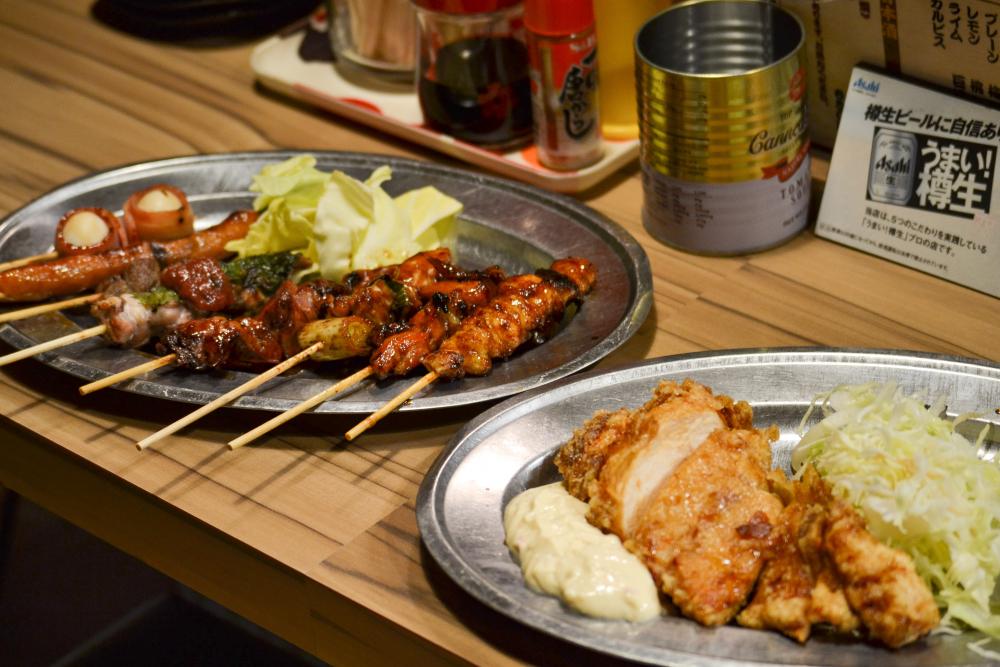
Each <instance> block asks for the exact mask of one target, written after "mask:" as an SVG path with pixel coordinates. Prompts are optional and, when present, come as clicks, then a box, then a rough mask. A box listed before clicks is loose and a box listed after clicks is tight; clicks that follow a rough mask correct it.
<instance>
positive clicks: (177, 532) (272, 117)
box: [0, 0, 1000, 665]
mask: <svg viewBox="0 0 1000 667" xmlns="http://www.w3.org/2000/svg"><path fill="white" fill-rule="evenodd" d="M84 4H86V3H80V2H76V1H74V0H31V1H29V0H8V1H7V2H4V3H0V90H3V91H4V94H3V96H2V101H0V213H2V214H6V213H8V212H10V211H12V210H14V209H16V208H18V207H20V206H22V205H23V204H25V203H27V202H29V201H30V200H31V199H33V198H34V197H36V196H38V195H40V194H42V193H44V192H46V191H48V190H49V189H51V188H54V187H56V186H58V185H60V184H62V183H63V182H65V181H68V180H70V179H74V178H78V177H81V176H84V175H86V174H88V173H90V172H93V171H96V170H100V169H105V168H109V167H112V166H116V165H121V164H124V163H130V162H137V161H143V160H148V159H156V158H162V157H168V156H175V155H192V154H199V153H217V152H225V151H240V150H257V149H271V148H293V149H313V150H352V151H369V152H375V153H386V154H393V155H403V156H409V157H416V158H422V159H428V160H435V161H443V160H444V159H443V158H442V157H440V156H439V155H436V154H432V153H430V152H425V151H423V150H422V149H419V148H417V147H415V146H413V145H407V144H404V143H402V142H400V141H397V140H393V139H392V138H390V137H387V136H384V135H380V134H378V133H376V132H374V131H372V130H369V129H367V128H366V127H363V126H360V125H357V124H353V123H350V122H347V121H344V120H341V119H338V118H336V117H333V116H330V115H327V114H324V113H322V112H318V111H315V110H312V109H310V108H307V107H305V106H302V105H299V104H296V103H293V102H290V101H288V100H286V99H283V98H279V97H275V96H273V95H270V94H268V93H267V92H266V91H264V90H261V89H260V88H259V87H257V86H255V84H254V77H253V73H252V72H251V70H250V68H249V66H248V58H249V54H250V51H251V48H252V45H248V44H243V45H239V46H233V47H225V48H184V47H179V46H167V45H162V44H156V43H150V42H144V41H141V40H138V39H135V38H132V37H129V36H125V35H122V34H120V33H116V32H114V31H112V30H109V29H108V28H106V27H104V26H102V25H100V24H99V23H97V22H96V21H95V20H93V19H92V18H91V17H90V16H89V15H88V14H87V11H86V8H84V7H83V5H84ZM824 165H825V163H824V162H823V161H822V160H819V161H817V167H816V174H815V175H816V176H817V182H821V181H822V179H823V176H824V173H823V170H824ZM581 199H582V200H583V201H585V202H586V203H587V204H589V205H590V206H592V207H594V208H596V209H597V210H599V211H601V212H602V213H604V214H606V215H607V216H609V217H610V218H612V219H614V220H615V221H617V222H618V223H620V224H621V225H623V226H624V227H625V228H626V229H627V230H628V231H629V232H631V233H632V234H633V235H634V236H635V237H636V238H637V239H638V240H639V242H640V243H641V244H642V246H643V247H644V248H645V249H646V251H647V253H648V254H649V257H650V260H651V263H652V267H653V273H654V291H655V305H654V308H653V311H652V313H651V314H650V316H649V318H648V320H647V321H646V323H645V324H644V325H643V326H642V328H641V330H640V331H639V333H638V335H636V336H635V337H634V338H633V339H632V340H630V341H629V342H628V343H627V344H626V345H625V346H624V347H622V348H621V349H620V350H618V351H617V352H615V353H614V354H612V355H611V357H610V358H608V359H606V360H605V361H604V362H602V363H601V365H600V366H601V367H604V368H610V367H612V366H614V365H617V364H622V363H626V362H630V361H635V360H640V359H644V358H649V357H654V356H659V355H670V354H678V353H686V352H696V351H699V350H714V349H725V348H757V347H772V346H799V345H829V346H843V347H871V348H902V349H908V350H923V351H930V352H938V353H945V354H952V355H962V356H967V357H975V358H983V359H989V360H993V361H996V360H998V359H1000V337H998V336H997V324H998V323H1000V302H998V301H997V300H996V299H994V298H991V297H989V296H986V295H984V294H980V293H977V292H974V291H972V290H970V289H966V288H963V287H959V286H957V285H954V284H951V283H948V282H945V281H943V280H939V279H937V278H933V277H931V276H928V275H925V274H922V273H919V272H917V271H913V270H910V269H907V268H903V267H901V266H897V265H895V264H892V263H890V262H887V261H884V260H881V259H878V258H875V257H872V256H869V255H865V254H863V253H860V252H856V251H854V250H849V249H847V248H844V247H841V246H838V245H835V244H833V243H830V242H827V241H825V240H821V239H818V238H816V237H815V236H814V235H813V234H812V233H810V232H806V233H804V234H802V235H801V236H799V237H798V238H796V239H794V240H793V241H791V242H790V243H787V244H786V245H783V246H781V247H779V248H776V249H774V250H770V251H768V252H763V253H759V254H755V255H752V256H747V257H732V258H710V257H699V256H694V255H688V254H684V253H681V252H677V251H675V250H671V249H669V248H667V247H665V246H663V245H661V244H660V243H657V242H656V241H654V240H652V239H651V238H650V237H649V236H648V235H647V234H646V232H645V231H644V230H643V227H642V224H641V222H640V204H641V200H642V197H641V188H640V181H639V177H638V169H637V166H636V165H632V166H630V167H628V168H626V169H623V170H621V171H620V172H619V173H617V174H616V175H615V176H614V177H613V178H611V179H609V180H608V181H607V182H606V183H605V184H602V185H601V186H599V187H597V188H595V189H594V190H593V191H591V192H587V193H585V194H584V195H583V196H581ZM76 386H77V383H76V382H75V381H73V380H71V379H69V378H68V377H67V376H65V375H62V374H60V373H57V372H55V371H52V370H51V369H49V368H47V367H45V366H42V365H40V364H38V363H36V362H34V361H25V362H21V363H19V364H15V365H13V366H9V367H7V368H5V369H4V370H3V372H2V374H0V412H2V414H3V420H4V421H3V428H4V435H3V444H2V446H0V484H2V485H3V486H6V487H8V488H10V489H12V490H14V491H16V492H17V493H19V494H22V495H24V496H26V497H27V498H29V499H31V500H32V501H35V502H37V503H39V504H40V505H42V506H44V507H46V508H48V509H50V510H51V511H53V512H55V513H57V514H59V515H61V516H63V517H65V518H67V519H68V520H70V521H72V522H74V523H75V524H77V525H79V526H81V527H83V528H85V529H86V530H88V531H91V532H92V533H94V534H96V535H98V536H99V537H101V538H103V539H105V540H107V541H108V542H110V543H111V544H113V545H115V546H117V547H119V548H121V549H123V550H124V551H126V552H128V553H131V554H133V555H135V556H137V557H139V558H140V559H142V560H143V561H145V562H147V563H149V564H150V565H152V566H153V567H155V568H157V569H159V570H161V571H163V572H164V573H166V574H168V575H169V576H171V577H174V578H175V579H177V580H179V581H181V582H182V583H184V584H186V585H188V586H190V587H192V588H194V589H196V590H197V591H199V592H201V593H203V594H205V595H206V596H208V597H210V598H212V599H214V600H217V601H218V602H220V603H222V604H224V605H226V606H227V607H229V608H230V609H232V610H234V611H236V612H238V613H240V614H242V615H244V616H246V617H247V618H249V619H251V620H252V621H255V622H256V623H259V624H260V625H262V626H264V627H266V628H268V629H270V630H271V631H273V632H275V633H277V634H278V635H280V636H282V637H284V638H286V639H288V640H290V641H292V642H294V643H295V644H297V645H298V646H300V647H302V648H304V649H306V650H308V651H310V652H312V653H313V654H315V655H316V656H318V657H320V658H322V659H324V660H327V661H330V662H334V663H337V664H360V663H363V664H376V663H386V664H430V663H432V662H433V663H464V662H466V661H468V662H471V663H479V664H490V665H503V664H515V663H519V662H532V663H537V662H541V661H542V659H543V656H545V657H546V660H547V661H548V662H549V663H553V662H557V663H565V664H569V663H577V664H579V663H581V662H583V663H588V662H595V661H596V658H597V656H594V655H592V654H589V653H587V652H585V651H583V650H580V649H576V648H574V647H570V646H566V645H562V644H560V643H559V642H558V641H556V640H553V639H549V638H546V637H542V636H540V635H538V634H536V633H534V632H532V631H530V630H526V629H524V628H522V627H520V626H519V625H517V624H515V623H513V622H512V621H508V620H507V619H505V618H503V617H501V616H499V615H498V614H495V613H493V612H491V611H490V610H488V609H486V608H484V607H483V606H481V605H479V604H478V603H476V602H475V601H474V600H472V599H471V598H470V597H468V596H466V595H465V594H464V593H463V592H462V591H461V590H460V589H458V588H457V586H455V585H454V584H453V583H451V581H450V580H448V579H447V577H445V576H444V575H443V574H442V573H441V572H440V571H439V570H438V569H437V568H436V567H435V566H434V564H433V563H432V562H431V560H430V558H429V557H428V555H427V554H426V552H424V551H422V549H421V545H420V540H419V538H418V535H417V529H416V521H415V506H414V503H415V498H416V494H417V489H418V487H419V485H420V482H421V479H422V478H423V476H424V474H425V472H426V471H427V470H428V468H429V467H430V466H431V464H432V463H433V461H434V460H435V458H436V457H437V455H438V454H439V452H440V451H441V449H442V447H443V446H444V445H445V444H446V443H447V442H448V440H449V438H451V436H452V435H453V434H454V433H455V432H456V430H457V429H458V428H459V427H460V425H461V424H462V423H463V422H464V421H465V420H467V419H468V418H469V417H470V416H471V414H470V413H469V412H468V411H454V412H444V413H435V414H433V415H424V416H410V415H406V416H405V417H400V418H390V419H388V420H387V421H385V422H383V423H382V424H380V425H379V426H378V427H377V428H375V429H374V430H373V431H371V432H370V433H368V434H366V435H365V436H363V437H362V438H360V439H359V440H357V441H356V442H355V443H352V444H350V445H348V444H346V443H345V442H344V441H343V439H342V437H341V434H342V433H343V432H344V430H345V429H346V428H348V427H349V426H351V425H353V423H354V421H356V420H355V419H353V418H351V417H336V416H323V417H316V416H309V415H307V416H305V417H302V418H299V419H296V420H294V421H293V422H291V423H289V424H287V425H286V426H284V427H282V428H281V429H280V430H278V431H276V432H275V433H273V434H272V435H270V436H269V437H267V438H266V439H264V440H263V441H262V442H259V443H257V444H256V445H254V446H251V447H247V448H244V449H241V450H238V451H236V452H229V451H228V450H227V449H226V448H225V446H224V443H225V442H227V441H228V440H230V439H231V438H233V437H234V436H236V435H238V434H239V433H240V432H242V431H243V430H245V429H246V428H247V425H248V424H250V425H254V424H257V423H260V422H262V421H264V419H265V418H266V415H263V414H255V413H247V412H242V411H241V412H236V411H227V410H223V411H221V412H218V413H215V414H213V415H212V416H210V417H208V418H206V419H203V420H201V421H199V422H198V423H197V424H196V425H195V426H194V427H191V428H189V429H187V430H185V431H182V432H181V433H180V434H178V435H175V436H172V437H170V438H168V439H166V440H164V441H162V442H160V443H158V444H156V445H154V446H153V447H152V448H151V449H150V450H148V451H146V452H145V453H141V454H140V453H138V452H137V451H136V450H135V448H134V447H133V446H132V445H133V443H134V442H135V441H136V440H137V439H140V438H142V437H144V436H146V435H149V434H150V433H152V432H154V431H156V430H158V429H159V428H160V427H162V426H163V425H165V424H167V423H168V422H170V421H173V420H174V419H176V418H179V417H181V416H183V415H185V414H187V412H188V411H189V410H190V408H189V407H187V406H183V405H177V404H171V403H166V402H162V403H159V402H151V401H150V400H148V399H145V400H144V399H140V398H138V397H135V396H132V395H130V394H125V393H122V392H117V391H104V392H98V393H97V394H94V395H92V396H89V397H86V398H81V397H79V396H78V395H77V391H76Z"/></svg>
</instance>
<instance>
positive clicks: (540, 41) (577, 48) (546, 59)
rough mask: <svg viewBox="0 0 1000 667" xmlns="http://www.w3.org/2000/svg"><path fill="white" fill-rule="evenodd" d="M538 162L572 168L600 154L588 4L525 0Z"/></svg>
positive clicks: (590, 6)
mask: <svg viewBox="0 0 1000 667" xmlns="http://www.w3.org/2000/svg"><path fill="white" fill-rule="evenodd" d="M524 27H525V29H526V30H527V32H528V36H527V41H528V58H529V62H530V66H531V101H532V112H533V116H534V136H535V145H536V148H537V150H538V161H539V162H541V163H542V164H543V165H545V166H546V167H549V168H551V169H561V170H573V169H580V168H582V167H586V166H587V165H590V164H593V163H594V162H597V161H598V160H599V159H600V158H601V155H602V153H603V150H604V149H603V145H602V142H601V132H600V120H599V117H598V106H597V85H598V82H597V37H596V34H595V32H594V7H593V3H592V0H525V2H524Z"/></svg>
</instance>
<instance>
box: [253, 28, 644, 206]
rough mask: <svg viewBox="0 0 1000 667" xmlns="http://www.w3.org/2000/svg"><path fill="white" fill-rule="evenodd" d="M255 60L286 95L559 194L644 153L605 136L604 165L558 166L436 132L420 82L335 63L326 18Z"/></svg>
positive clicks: (280, 39)
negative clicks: (420, 96)
mask: <svg viewBox="0 0 1000 667" xmlns="http://www.w3.org/2000/svg"><path fill="white" fill-rule="evenodd" d="M250 65H251V67H252V68H253V71H254V73H255V74H256V76H257V78H258V80H259V81H260V82H261V83H262V84H263V85H265V86H267V87H268V88H271V89H273V90H275V91H278V92H280V93H282V94H285V95H288V96H290V97H294V98H297V99H300V100H303V101H305V102H308V103H309V104H313V105H315V106H318V107H321V108H323V109H326V110H328V111H331V112H333V113H335V114H338V115H341V116H344V117H346V118H350V119H351V120H354V121H357V122H359V123H363V124H365V125H368V126H370V127H374V128H376V129H379V130H381V131H383V132H386V133H388V134H392V135H394V136H397V137H400V138H402V139H407V140H409V141H412V142H414V143H417V144H420V145H422V146H427V147H428V148H432V149H435V150H438V151H441V152H442V153H446V154H447V155H450V156H452V157H455V158H458V159H460V160H463V161H465V162H468V163H470V164H474V165H477V166H479V167H482V168H484V169H488V170H490V171H493V172H495V173H498V174H501V175H503V176H507V177H509V178H515V179H517V180H520V181H524V182H526V183H530V184H532V185H535V186H538V187H541V188H545V189H547V190H551V191H554V192H564V193H575V192H582V191H583V190H586V189H588V188H590V187H592V186H594V185H596V184H597V183H599V182H601V181H602V180H604V179H605V178H607V177H608V176H610V175H611V174H613V173H614V172H615V171H617V170H618V169H619V168H621V167H623V166H625V165H627V164H629V163H631V162H632V161H633V160H635V159H636V158H637V157H638V155H639V141H638V140H637V139H633V140H629V141H605V142H604V146H605V151H604V157H603V158H602V159H601V160H600V161H598V162H597V163H595V164H593V165H591V166H589V167H585V168H583V169H579V170H576V171H555V170H552V169H547V168H546V167H543V166H542V165H541V164H539V163H538V159H537V157H536V151H535V147H534V146H533V145H528V146H526V147H523V148H520V149H515V150H511V151H510V152H506V153H499V152H494V151H490V150H486V149H483V148H480V147H479V146H476V145H474V144H470V143H467V142H464V141H460V140H458V139H456V138H454V137H452V136H450V135H447V134H443V133H441V132H437V131H436V130H433V129H430V128H428V127H427V126H425V125H424V121H423V115H422V113H421V111H420V103H419V101H418V100H417V94H416V89H415V88H414V87H411V86H406V85H399V84H391V83H384V82H381V81H379V80H377V79H374V78H371V77H365V76H363V75H361V74H359V73H357V72H352V71H349V70H346V69H340V68H338V67H337V66H335V65H334V64H333V56H332V54H331V53H330V49H329V46H328V42H327V35H326V32H325V30H324V29H323V23H322V22H321V21H318V20H317V19H316V17H314V18H313V19H312V20H311V21H310V22H309V24H307V25H303V26H300V27H298V28H295V29H293V30H290V31H288V32H286V33H284V34H279V35H276V36H274V37H271V38H269V39H267V40H265V41H264V42H262V43H261V44H259V45H258V46H257V48H255V49H254V51H253V54H252V56H251V58H250Z"/></svg>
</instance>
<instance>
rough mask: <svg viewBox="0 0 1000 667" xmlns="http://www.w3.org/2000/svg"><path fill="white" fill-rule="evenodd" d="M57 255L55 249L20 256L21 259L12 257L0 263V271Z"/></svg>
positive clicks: (43, 260)
mask: <svg viewBox="0 0 1000 667" xmlns="http://www.w3.org/2000/svg"><path fill="white" fill-rule="evenodd" d="M58 256H59V253H57V252H56V251H55V250H53V251H52V252H43V253H40V254H38V255H29V256H27V257H22V258H21V259H12V260H10V261H9V262H3V263H0V271H6V270H7V269H16V268H17V267H19V266H27V265H28V264H34V263H35V262H47V261H48V260H50V259H55V258H56V257H58Z"/></svg>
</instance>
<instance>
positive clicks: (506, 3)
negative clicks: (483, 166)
mask: <svg viewBox="0 0 1000 667" xmlns="http://www.w3.org/2000/svg"><path fill="white" fill-rule="evenodd" d="M413 6H414V8H415V9H416V11H417V24H418V26H419V43H420V46H419V50H418V54H417V97H418V98H419V101H420V109H421V111H423V114H424V122H425V123H426V124H427V125H428V126H429V127H431V128H433V129H435V130H438V131H439V132H444V133H446V134H450V135H452V136H453V137H455V138H457V139H461V140H463V141H468V142H470V143H474V144H477V145H480V146H483V147H485V148H491V149H507V148H510V147H512V146H515V145H517V144H520V143H527V142H528V140H529V139H530V138H531V87H530V84H529V82H528V51H527V47H526V46H525V43H524V18H523V7H522V5H521V2H520V0H413Z"/></svg>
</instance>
